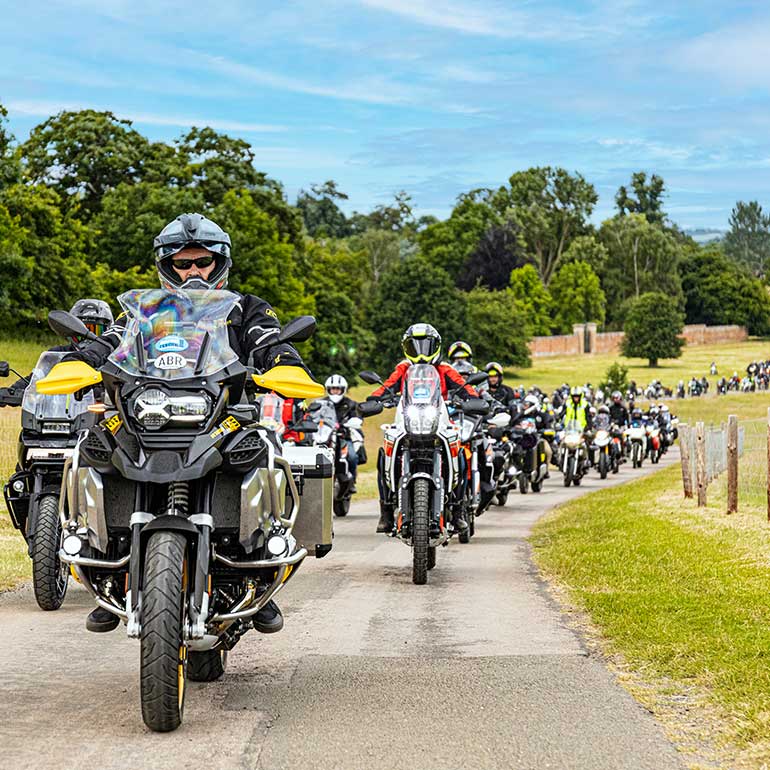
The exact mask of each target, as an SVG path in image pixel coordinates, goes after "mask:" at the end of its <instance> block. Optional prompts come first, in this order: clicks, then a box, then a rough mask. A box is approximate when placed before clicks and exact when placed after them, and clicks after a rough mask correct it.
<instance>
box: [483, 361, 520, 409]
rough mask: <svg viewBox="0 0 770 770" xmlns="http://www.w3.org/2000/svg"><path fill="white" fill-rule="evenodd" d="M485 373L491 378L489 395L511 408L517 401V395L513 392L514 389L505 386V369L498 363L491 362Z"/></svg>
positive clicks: (485, 368)
mask: <svg viewBox="0 0 770 770" xmlns="http://www.w3.org/2000/svg"><path fill="white" fill-rule="evenodd" d="M484 371H485V372H486V373H487V375H488V377H489V380H488V382H489V388H488V389H487V393H489V395H490V396H492V398H494V399H495V401H499V402H500V403H501V404H504V405H505V406H510V405H511V402H512V401H514V400H515V398H516V395H515V393H514V392H513V388H509V387H508V386H507V385H503V367H502V366H500V364H498V363H497V361H490V362H489V363H488V364H487V365H486V366H485V367H484Z"/></svg>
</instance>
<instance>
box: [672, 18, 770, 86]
mask: <svg viewBox="0 0 770 770" xmlns="http://www.w3.org/2000/svg"><path fill="white" fill-rule="evenodd" d="M768 50H770V18H765V19H755V20H753V21H752V22H751V23H748V24H742V25H738V26H732V27H727V28H723V29H719V30H715V31H713V32H709V33H707V34H705V35H701V36H700V37H697V38H695V39H693V40H690V41H688V42H687V43H685V44H684V45H682V46H680V47H679V48H678V49H676V50H675V51H674V52H673V53H672V54H671V56H670V59H671V61H672V63H673V64H674V66H678V67H680V68H684V69H688V70H691V71H696V72H701V73H703V74H704V75H709V76H711V77H714V78H716V79H718V80H720V81H722V82H723V83H727V84H729V85H731V86H735V87H738V88H752V87H755V86H759V87H762V88H767V86H768V79H770V57H769V56H768Z"/></svg>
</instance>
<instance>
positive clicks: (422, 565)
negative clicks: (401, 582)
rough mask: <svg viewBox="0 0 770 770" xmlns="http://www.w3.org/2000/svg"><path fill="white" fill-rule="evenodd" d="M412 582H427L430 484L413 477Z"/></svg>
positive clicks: (425, 480)
mask: <svg viewBox="0 0 770 770" xmlns="http://www.w3.org/2000/svg"><path fill="white" fill-rule="evenodd" d="M412 494H413V497H412V582H413V583H414V584H415V585H418V586H423V585H425V584H426V583H427V582H428V552H429V551H430V546H429V545H428V542H429V538H428V518H429V516H430V486H429V481H428V479H422V478H421V479H415V482H414V486H413V487H412Z"/></svg>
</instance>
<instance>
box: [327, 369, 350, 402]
mask: <svg viewBox="0 0 770 770" xmlns="http://www.w3.org/2000/svg"><path fill="white" fill-rule="evenodd" d="M324 388H326V395H327V396H329V401H331V402H332V403H333V404H339V402H340V401H342V399H343V398H345V394H346V393H347V392H348V381H347V380H346V379H345V378H344V377H343V376H342V375H341V374H332V375H331V377H327V378H326V382H325V383H324ZM332 388H342V393H329V391H330V390H331V389H332Z"/></svg>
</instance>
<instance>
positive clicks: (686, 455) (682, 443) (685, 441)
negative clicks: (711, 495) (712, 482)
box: [679, 424, 692, 497]
mask: <svg viewBox="0 0 770 770" xmlns="http://www.w3.org/2000/svg"><path fill="white" fill-rule="evenodd" d="M690 430H691V428H690V426H689V425H686V424H684V425H680V426H679V460H680V461H681V463H682V486H683V487H684V496H685V497H692V465H691V462H692V459H691V457H690Z"/></svg>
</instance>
